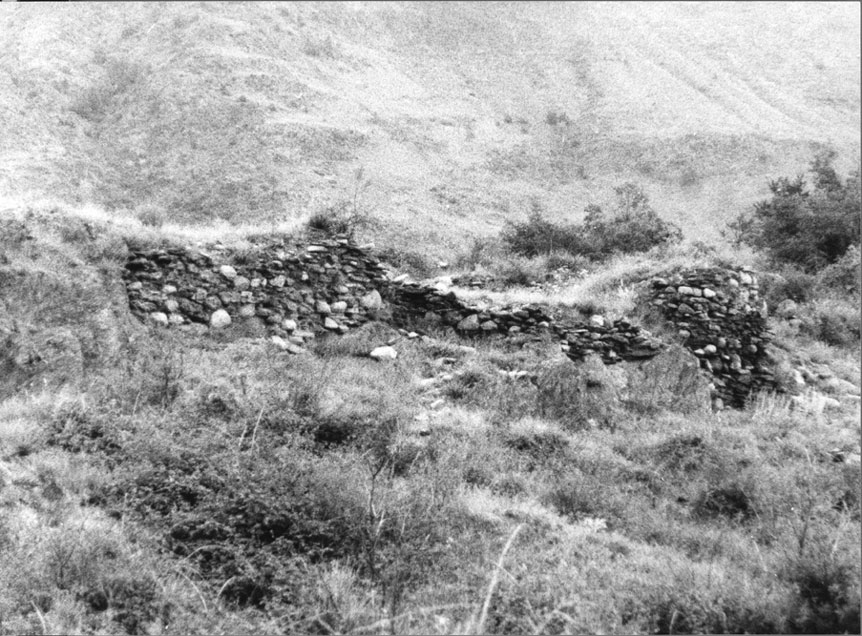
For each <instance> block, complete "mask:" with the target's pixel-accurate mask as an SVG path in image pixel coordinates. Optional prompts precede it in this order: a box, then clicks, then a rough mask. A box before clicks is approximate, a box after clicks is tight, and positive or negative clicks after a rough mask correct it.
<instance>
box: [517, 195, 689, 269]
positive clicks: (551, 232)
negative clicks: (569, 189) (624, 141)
mask: <svg viewBox="0 0 862 636" xmlns="http://www.w3.org/2000/svg"><path fill="white" fill-rule="evenodd" d="M614 191H615V192H616V195H617V206H616V209H615V211H614V214H613V216H611V218H609V219H606V218H605V215H604V212H603V211H602V209H601V208H600V207H599V206H597V205H589V206H587V208H586V218H585V220H584V223H583V224H582V225H573V224H564V225H561V224H556V223H553V222H551V221H548V220H547V219H545V218H544V217H543V216H542V212H541V209H540V208H539V207H538V206H536V205H534V206H533V210H532V212H531V213H530V216H529V218H528V219H527V221H526V223H510V224H509V225H508V226H507V227H506V228H505V229H504V230H503V232H502V234H501V238H502V240H503V243H504V244H505V245H506V247H507V248H508V249H509V250H510V251H511V252H514V253H515V254H520V255H521V256H527V257H533V256H537V255H539V254H551V253H554V252H568V253H569V254H572V255H576V256H581V257H587V258H590V259H593V260H600V259H603V258H607V257H608V256H611V255H612V254H615V253H632V252H645V251H647V250H650V249H652V248H654V247H657V246H660V245H668V244H671V243H675V242H678V241H679V240H680V239H681V238H682V232H681V231H680V229H679V228H678V227H677V226H676V225H674V224H673V223H669V222H667V221H664V220H662V219H661V218H660V217H659V216H658V214H657V213H656V212H655V210H653V209H652V207H651V206H650V205H649V200H648V198H647V196H646V194H645V193H644V192H643V190H642V189H641V188H640V187H638V186H637V185H635V184H633V183H625V184H623V185H621V186H619V187H617V188H615V189H614Z"/></svg>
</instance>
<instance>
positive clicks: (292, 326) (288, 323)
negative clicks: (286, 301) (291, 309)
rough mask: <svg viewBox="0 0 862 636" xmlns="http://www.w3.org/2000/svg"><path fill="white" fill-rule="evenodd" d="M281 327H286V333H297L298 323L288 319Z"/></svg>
mask: <svg viewBox="0 0 862 636" xmlns="http://www.w3.org/2000/svg"><path fill="white" fill-rule="evenodd" d="M281 326H282V327H284V329H285V330H286V331H296V327H297V324H296V321H295V320H291V319H290V318H287V319H286V320H285V321H284V322H282V323H281Z"/></svg>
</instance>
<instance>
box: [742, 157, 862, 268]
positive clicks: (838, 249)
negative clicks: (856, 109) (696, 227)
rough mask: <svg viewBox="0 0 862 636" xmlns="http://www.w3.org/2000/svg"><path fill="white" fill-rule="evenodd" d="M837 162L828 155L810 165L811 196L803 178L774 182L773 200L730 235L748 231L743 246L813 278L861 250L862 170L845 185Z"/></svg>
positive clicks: (761, 205) (758, 207)
mask: <svg viewBox="0 0 862 636" xmlns="http://www.w3.org/2000/svg"><path fill="white" fill-rule="evenodd" d="M834 158H835V153H834V152H831V151H829V152H822V153H820V154H818V155H817V156H816V157H815V158H814V161H812V163H811V169H810V172H811V173H812V174H813V182H814V189H813V190H810V191H809V190H808V185H807V183H806V182H805V177H804V176H803V175H799V176H797V177H796V178H795V179H792V180H791V179H789V178H787V177H781V178H779V179H777V180H775V181H772V182H771V183H770V184H769V189H770V190H771V191H772V198H771V199H769V200H765V201H760V202H759V203H756V204H755V205H754V210H753V212H752V214H743V215H740V217H738V218H737V219H736V220H735V221H733V222H732V224H731V225H729V226H728V229H729V230H731V232H735V233H736V234H739V232H742V231H743V230H744V234H743V235H741V236H740V237H739V240H741V241H742V242H745V243H748V244H749V245H751V246H753V247H756V248H759V249H762V250H764V251H765V252H766V253H767V254H768V255H769V256H770V257H771V258H772V259H773V260H774V261H776V262H778V263H791V264H794V265H797V266H799V267H801V268H802V269H804V270H805V271H807V272H809V273H813V272H816V271H818V270H820V269H823V268H824V267H826V266H827V265H829V264H830V263H835V262H836V261H838V260H839V259H840V258H841V257H842V256H843V255H844V254H845V253H846V252H847V250H848V248H850V246H851V245H856V246H858V245H859V240H860V223H862V204H860V180H859V169H858V168H857V170H856V171H855V172H854V173H852V174H851V175H850V177H848V178H847V179H846V180H845V181H844V182H842V181H841V179H840V178H839V177H838V174H837V173H836V172H835V169H834V168H833V166H832V161H833V159H834Z"/></svg>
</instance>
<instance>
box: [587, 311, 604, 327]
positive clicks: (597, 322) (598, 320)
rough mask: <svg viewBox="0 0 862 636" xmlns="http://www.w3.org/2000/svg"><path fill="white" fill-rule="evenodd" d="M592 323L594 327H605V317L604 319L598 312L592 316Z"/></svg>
mask: <svg viewBox="0 0 862 636" xmlns="http://www.w3.org/2000/svg"><path fill="white" fill-rule="evenodd" d="M590 324H591V325H592V326H593V327H604V326H605V319H604V317H602V316H599V315H598V314H596V315H594V316H590Z"/></svg>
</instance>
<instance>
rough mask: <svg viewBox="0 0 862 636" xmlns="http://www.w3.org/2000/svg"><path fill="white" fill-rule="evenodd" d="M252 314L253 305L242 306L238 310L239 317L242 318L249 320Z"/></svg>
mask: <svg viewBox="0 0 862 636" xmlns="http://www.w3.org/2000/svg"><path fill="white" fill-rule="evenodd" d="M254 313H255V310H254V305H243V306H242V307H240V308H239V315H240V316H241V317H242V318H251V317H252V316H254Z"/></svg>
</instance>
